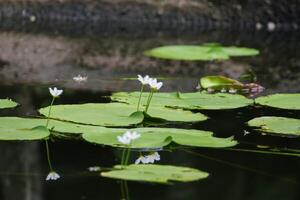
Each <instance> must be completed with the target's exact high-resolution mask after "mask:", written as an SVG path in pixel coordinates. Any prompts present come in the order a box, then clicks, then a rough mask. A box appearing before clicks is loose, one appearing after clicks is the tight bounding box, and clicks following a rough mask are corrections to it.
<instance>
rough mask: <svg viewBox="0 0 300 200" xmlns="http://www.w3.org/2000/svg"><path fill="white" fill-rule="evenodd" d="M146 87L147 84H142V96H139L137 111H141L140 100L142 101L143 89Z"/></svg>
mask: <svg viewBox="0 0 300 200" xmlns="http://www.w3.org/2000/svg"><path fill="white" fill-rule="evenodd" d="M144 87H145V85H144V84H142V87H141V92H140V97H139V102H138V105H137V110H136V111H139V109H140V102H141V98H142V94H143V91H144Z"/></svg>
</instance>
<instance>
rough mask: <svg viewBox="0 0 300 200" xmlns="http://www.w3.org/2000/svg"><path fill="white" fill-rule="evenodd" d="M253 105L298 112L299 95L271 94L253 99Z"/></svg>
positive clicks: (299, 104) (299, 105)
mask: <svg viewBox="0 0 300 200" xmlns="http://www.w3.org/2000/svg"><path fill="white" fill-rule="evenodd" d="M255 103H257V104H260V105H264V106H269V107H274V108H281V109H290V110H300V94H299V93H297V94H273V95H269V96H264V97H259V98H257V99H255Z"/></svg>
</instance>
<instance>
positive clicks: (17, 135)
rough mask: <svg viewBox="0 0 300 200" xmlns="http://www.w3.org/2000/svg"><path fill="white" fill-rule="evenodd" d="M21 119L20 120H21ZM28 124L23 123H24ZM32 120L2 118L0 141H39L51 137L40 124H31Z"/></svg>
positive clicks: (0, 121) (0, 120)
mask: <svg viewBox="0 0 300 200" xmlns="http://www.w3.org/2000/svg"><path fill="white" fill-rule="evenodd" d="M19 119H20V120H19ZM25 121H26V122H27V123H23V122H25ZM28 122H30V120H23V119H21V118H14V117H1V118H0V140H39V139H43V138H47V137H48V136H49V135H50V132H49V130H48V129H47V128H46V127H45V126H43V124H40V123H32V124H29V123H28Z"/></svg>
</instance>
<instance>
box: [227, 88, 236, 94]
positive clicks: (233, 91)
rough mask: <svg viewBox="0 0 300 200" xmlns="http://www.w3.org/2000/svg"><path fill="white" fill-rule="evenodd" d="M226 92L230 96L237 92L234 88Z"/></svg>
mask: <svg viewBox="0 0 300 200" xmlns="http://www.w3.org/2000/svg"><path fill="white" fill-rule="evenodd" d="M228 92H229V93H231V94H235V93H236V92H237V90H236V89H234V88H230V89H229V91H228Z"/></svg>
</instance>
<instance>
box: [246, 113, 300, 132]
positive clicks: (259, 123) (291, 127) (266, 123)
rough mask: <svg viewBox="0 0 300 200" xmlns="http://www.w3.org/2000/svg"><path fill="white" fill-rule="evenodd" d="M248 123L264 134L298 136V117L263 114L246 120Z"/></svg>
mask: <svg viewBox="0 0 300 200" xmlns="http://www.w3.org/2000/svg"><path fill="white" fill-rule="evenodd" d="M248 125H249V126H252V127H255V128H256V129H257V130H259V131H261V132H263V133H265V134H271V135H277V136H282V137H299V136H300V119H293V118H286V117H270V116H265V117H258V118H255V119H252V120H250V121H248Z"/></svg>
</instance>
